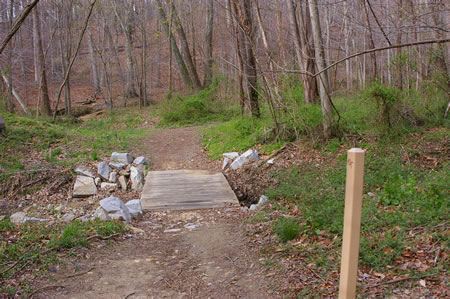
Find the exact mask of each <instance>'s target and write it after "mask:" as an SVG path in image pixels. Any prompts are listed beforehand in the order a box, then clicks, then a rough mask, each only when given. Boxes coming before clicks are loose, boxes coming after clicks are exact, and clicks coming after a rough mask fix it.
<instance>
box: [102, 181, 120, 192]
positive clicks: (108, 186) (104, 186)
mask: <svg viewBox="0 0 450 299" xmlns="http://www.w3.org/2000/svg"><path fill="white" fill-rule="evenodd" d="M100 189H102V190H109V191H114V190H116V189H117V184H114V183H106V182H103V183H101V185H100Z"/></svg>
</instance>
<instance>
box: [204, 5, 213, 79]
mask: <svg viewBox="0 0 450 299" xmlns="http://www.w3.org/2000/svg"><path fill="white" fill-rule="evenodd" d="M207 1H208V3H207V5H208V6H207V10H206V34H205V62H204V68H203V69H204V70H203V72H204V73H205V77H204V80H203V86H204V87H207V86H208V85H209V84H211V81H212V76H213V74H212V67H213V45H212V42H213V24H214V23H213V21H214V19H213V18H214V0H207Z"/></svg>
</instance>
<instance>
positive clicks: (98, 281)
mask: <svg viewBox="0 0 450 299" xmlns="http://www.w3.org/2000/svg"><path fill="white" fill-rule="evenodd" d="M199 129H200V128H199V127H187V128H176V129H165V130H160V131H157V132H156V133H154V134H152V135H150V136H147V137H145V138H144V140H143V142H142V143H141V144H140V145H139V146H138V148H137V149H136V151H137V153H139V154H142V155H144V156H147V157H150V162H151V167H152V169H157V170H165V169H199V168H202V169H217V168H218V164H217V163H218V162H213V161H211V160H209V159H208V158H207V156H206V154H205V153H204V151H203V148H202V146H201V142H200V137H201V136H200V134H199ZM245 217H246V215H245V213H244V212H242V211H241V209H240V208H223V209H205V210H194V211H161V212H147V213H145V214H144V215H143V217H142V218H141V219H139V221H137V222H135V223H133V225H134V226H135V227H137V228H138V229H141V230H143V232H144V233H142V234H137V235H133V236H131V235H129V236H128V237H127V236H125V238H124V239H123V240H122V241H120V242H114V243H113V244H110V245H109V246H104V247H103V246H102V245H99V246H98V247H99V248H98V249H96V250H89V249H82V250H80V251H79V252H78V253H77V254H76V255H75V256H72V257H69V258H68V259H67V260H65V262H64V264H62V265H60V266H59V268H58V269H57V270H56V271H55V272H54V273H50V274H51V275H50V276H48V278H47V279H45V280H42V281H40V282H39V283H38V285H36V286H35V289H36V290H40V289H41V290H42V291H40V292H39V294H36V295H35V296H34V298H60V297H68V298H207V297H209V298H267V297H271V298H276V297H279V295H278V294H276V293H269V292H273V291H271V290H270V289H269V286H268V285H269V283H268V280H267V278H266V275H268V274H267V273H265V269H264V268H263V267H262V265H261V261H260V260H259V259H258V252H257V248H252V246H250V243H249V242H248V239H247V238H246V237H245V230H244V227H243V225H242V223H243V221H244V218H245ZM188 224H189V225H188ZM185 226H187V227H185ZM168 229H169V230H171V231H172V232H165V230H168ZM83 273H84V274H83ZM73 274H75V275H76V274H81V275H77V276H72V275H73ZM272 281H273V280H272ZM57 286H60V287H57Z"/></svg>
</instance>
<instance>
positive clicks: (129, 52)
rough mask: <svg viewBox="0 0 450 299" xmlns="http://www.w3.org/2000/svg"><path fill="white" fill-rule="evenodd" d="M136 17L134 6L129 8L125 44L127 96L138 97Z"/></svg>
mask: <svg viewBox="0 0 450 299" xmlns="http://www.w3.org/2000/svg"><path fill="white" fill-rule="evenodd" d="M135 29H136V26H135V18H134V11H133V9H132V7H130V8H129V11H128V15H127V20H126V30H125V36H126V44H125V52H126V74H127V79H126V86H127V87H126V91H125V95H126V96H127V97H130V98H131V97H137V96H138V94H137V92H136V84H135V83H136V68H135V63H134V62H135V57H134V35H135Z"/></svg>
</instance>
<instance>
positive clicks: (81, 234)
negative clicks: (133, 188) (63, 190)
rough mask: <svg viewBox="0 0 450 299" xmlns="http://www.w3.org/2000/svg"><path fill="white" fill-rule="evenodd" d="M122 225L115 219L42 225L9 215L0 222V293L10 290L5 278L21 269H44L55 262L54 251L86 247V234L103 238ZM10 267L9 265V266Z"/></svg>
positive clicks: (120, 231)
mask: <svg viewBox="0 0 450 299" xmlns="http://www.w3.org/2000/svg"><path fill="white" fill-rule="evenodd" d="M125 231H126V228H125V227H124V225H123V224H122V223H121V222H115V221H98V220H97V221H93V222H79V221H74V222H72V223H70V224H67V225H65V226H63V225H53V226H47V225H45V224H33V225H21V226H16V225H13V224H12V223H11V222H10V220H9V218H5V219H3V220H1V221H0V236H1V241H0V273H2V274H0V283H1V285H2V286H1V287H0V296H2V295H4V294H7V293H8V292H10V291H12V289H13V287H12V286H10V285H9V283H8V279H11V278H14V277H15V276H16V275H18V274H19V273H23V271H25V272H27V271H33V272H34V273H35V274H38V273H40V272H46V271H47V269H48V268H49V267H50V266H52V265H55V264H58V263H59V261H58V257H57V254H56V253H57V252H58V251H59V252H70V251H73V250H76V249H77V248H78V247H88V246H89V245H90V242H92V241H90V240H89V237H90V236H93V235H99V236H102V237H107V236H110V235H113V234H117V233H119V234H120V233H123V232H125ZM15 263H17V264H16V265H15V266H14V267H11V266H12V265H13V264H15ZM10 267H11V268H10ZM22 284H23V285H19V286H17V285H16V286H14V293H15V292H17V290H19V289H21V290H22V291H23V290H25V288H26V284H27V281H26V280H24V281H22Z"/></svg>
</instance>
